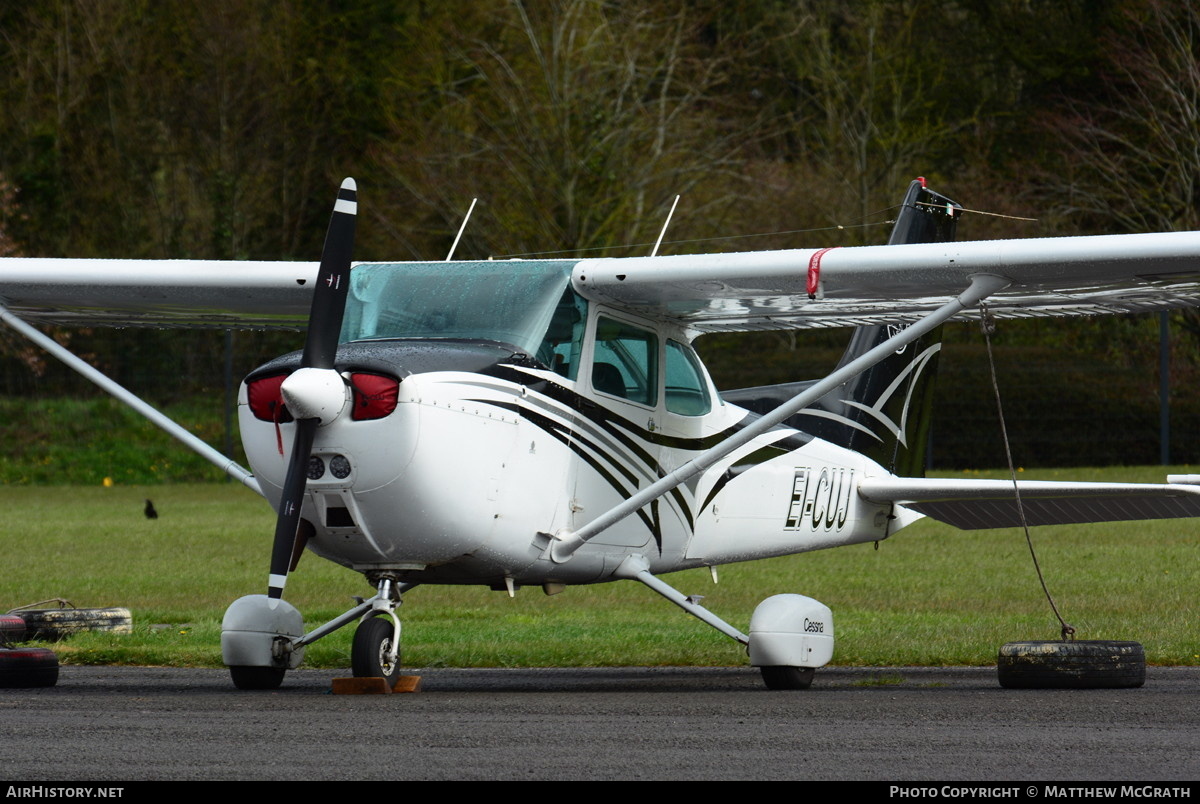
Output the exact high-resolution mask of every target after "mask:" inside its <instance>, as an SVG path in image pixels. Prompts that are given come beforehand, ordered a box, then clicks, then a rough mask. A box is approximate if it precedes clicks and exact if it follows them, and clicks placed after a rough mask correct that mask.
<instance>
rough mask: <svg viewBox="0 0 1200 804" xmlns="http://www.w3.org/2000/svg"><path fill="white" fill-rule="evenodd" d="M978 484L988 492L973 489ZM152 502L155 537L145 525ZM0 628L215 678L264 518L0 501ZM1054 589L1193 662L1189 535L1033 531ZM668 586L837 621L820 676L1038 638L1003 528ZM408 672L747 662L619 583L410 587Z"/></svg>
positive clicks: (313, 591)
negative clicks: (31, 618) (127, 625)
mask: <svg viewBox="0 0 1200 804" xmlns="http://www.w3.org/2000/svg"><path fill="white" fill-rule="evenodd" d="M1166 471H1167V470H1165V469H1163V468H1162V467H1150V468H1132V469H1131V468H1125V469H1102V470H1060V471H1048V472H1041V473H1037V474H1036V475H1035V474H1034V473H1032V472H1030V473H1025V475H1023V477H1024V476H1028V477H1030V478H1033V477H1037V478H1042V479H1069V478H1083V477H1089V478H1094V479H1100V480H1111V481H1117V480H1137V481H1157V480H1161V479H1162V478H1163V476H1164V475H1165V473H1166ZM981 476H998V475H996V474H991V475H988V474H984V475H981ZM146 497H152V498H153V499H154V503H155V505H156V507H157V508H158V510H159V512H160V518H159V519H157V520H147V519H145V518H144V516H143V515H142V506H143V503H144V498H146ZM0 504H2V506H3V510H4V512H5V514H6V515H5V517H4V518H3V522H2V524H0V545H2V549H3V551H4V556H5V558H4V564H3V566H4V575H3V580H2V581H0V611H3V610H7V609H9V608H12V607H15V606H18V605H21V604H25V603H30V602H34V601H37V600H43V599H46V598H52V597H63V598H67V599H69V600H71V601H72V602H73V603H75V604H76V605H79V606H127V607H129V608H130V609H132V610H133V614H134V627H135V633H134V634H133V635H132V636H124V637H117V636H108V635H101V634H84V635H79V636H76V637H74V638H72V639H71V640H70V641H68V642H64V643H59V644H58V645H57V646H56V647H55V649H56V650H57V651H58V652H59V655H60V658H61V659H62V660H63V661H64V662H66V663H87V664H147V665H201V666H220V664H221V659H220V644H219V641H220V619H221V615H222V613H223V612H224V609H225V607H226V606H227V605H228V604H229V603H230V602H231V601H232V600H234V599H235V598H237V597H239V596H241V595H243V594H247V593H255V592H261V591H263V589H262V587H263V586H264V585H265V580H266V569H267V562H268V555H269V552H270V538H271V536H270V534H271V532H272V528H273V514H272V513H271V511H270V509H269V507H268V506H267V505H266V504H265V503H264V502H262V500H260V499H259V498H257V497H256V496H255V495H253V494H252V493H250V492H248V491H246V490H245V489H243V488H241V487H240V486H237V485H234V484H225V483H207V484H176V485H155V486H152V487H144V486H123V485H121V484H117V485H115V486H113V487H103V486H100V485H94V486H26V487H3V488H0ZM1033 534H1034V539H1035V544H1036V545H1037V547H1038V550H1039V556H1040V557H1041V560H1042V566H1043V569H1044V571H1045V572H1046V575H1047V579H1048V582H1049V584H1050V588H1051V591H1052V592H1053V593H1054V594H1055V596H1056V598H1057V600H1058V603H1059V607H1060V609H1061V610H1062V611H1063V612H1064V616H1065V617H1066V618H1067V620H1068V621H1069V622H1071V623H1073V624H1074V625H1075V626H1076V627H1077V629H1078V631H1079V638H1081V639H1135V640H1138V641H1141V642H1142V643H1144V644H1145V646H1146V653H1147V657H1148V660H1149V661H1150V662H1151V663H1154V664H1200V641H1198V640H1197V634H1196V622H1197V616H1196V615H1197V613H1198V604H1197V602H1196V594H1195V590H1196V589H1197V588H1198V587H1200V561H1198V559H1200V523H1198V522H1197V521H1196V520H1173V521H1172V520H1167V521H1163V522H1150V523H1129V524H1110V525H1100V526H1097V525H1081V526H1073V527H1060V528H1037V529H1034V530H1033ZM668 580H669V581H670V582H671V583H672V584H673V585H675V586H676V587H677V588H679V589H680V590H681V591H683V592H684V593H686V594H703V595H706V598H705V601H704V602H705V605H706V606H707V607H708V608H710V609H712V610H713V611H715V612H716V613H717V614H719V615H721V616H723V617H725V618H726V619H728V620H729V621H730V622H732V623H733V624H734V625H736V626H738V627H739V628H742V629H745V628H747V627H748V624H749V618H750V614H751V612H752V611H753V609H754V606H755V605H756V604H757V602H758V601H760V600H761V599H763V598H765V597H767V596H768V595H772V594H777V593H781V592H798V593H801V594H806V595H809V596H811V597H815V598H817V599H818V600H820V601H822V602H823V603H825V604H826V605H828V606H830V607H831V608H832V609H833V612H834V619H835V623H836V628H837V635H838V642H837V648H836V651H835V655H834V660H833V661H834V663H835V664H844V665H868V666H888V665H942V664H951V665H986V664H992V663H994V661H995V655H996V649H997V648H998V647H999V645H1000V644H1001V643H1003V642H1007V641H1012V640H1021V639H1053V638H1056V637H1057V635H1058V626H1057V623H1056V621H1055V620H1054V617H1053V615H1052V614H1051V612H1050V610H1049V607H1048V606H1047V604H1046V602H1045V600H1044V599H1043V597H1042V593H1041V590H1040V588H1039V587H1038V585H1037V579H1036V576H1035V575H1034V572H1033V569H1032V566H1031V563H1030V560H1029V555H1028V550H1027V548H1026V546H1025V541H1024V537H1023V535H1022V533H1021V532H1020V531H1019V530H997V531H976V532H963V531H957V530H955V529H953V528H950V527H948V526H943V525H940V524H938V523H935V522H929V521H924V522H921V523H918V524H917V525H914V526H912V527H911V528H909V529H907V530H905V531H902V532H901V533H900V534H898V535H897V536H895V537H893V538H892V539H890V540H888V541H887V542H884V543H882V544H880V545H879V549H878V550H876V549H874V547H873V546H872V545H869V544H868V545H859V546H854V547H845V548H840V549H836V550H828V551H823V552H818V553H809V554H805V555H800V556H793V557H789V558H783V559H773V560H769V561H760V562H754V563H749V564H735V565H731V566H727V567H722V568H720V584H719V585H716V586H714V585H713V584H712V582H711V580H710V578H709V574H708V572H707V571H692V572H685V573H678V574H675V575H672V576H669V577H668ZM370 593H371V590H370V588H369V587H368V586H367V584H366V583H365V581H364V580H363V579H362V578H361V577H360V576H358V575H356V574H354V573H352V572H350V571H348V570H345V569H342V568H340V567H337V566H335V565H333V564H330V563H328V562H325V561H322V560H321V559H318V558H316V557H315V556H312V555H306V556H305V557H304V559H303V560H302V561H301V563H300V567H299V570H298V571H297V572H296V574H294V575H293V576H292V578H291V579H290V580H289V583H288V599H289V600H290V601H291V602H293V603H294V604H295V605H296V606H297V607H298V608H299V609H300V611H302V612H303V613H304V615H305V617H306V619H307V620H308V622H309V623H310V625H315V624H318V623H320V622H324V621H325V620H327V619H330V618H331V617H333V616H335V615H336V614H339V613H341V612H342V611H345V610H346V609H347V608H349V607H350V605H351V600H350V596H351V595H369V594H370ZM401 616H402V619H403V621H404V627H405V632H404V638H405V643H404V650H405V655H404V663H405V664H406V665H409V666H423V667H429V666H454V667H492V666H500V667H507V666H511V667H516V666H549V665H558V666H588V665H731V664H732V665H736V664H743V663H745V655H744V651H743V650H742V649H741V648H740V647H739V646H738V645H736V644H735V643H733V642H732V641H730V640H729V639H728V638H726V637H723V636H721V635H719V634H718V633H716V632H715V631H713V630H712V629H710V628H708V627H707V626H704V625H702V624H701V623H699V622H698V621H696V620H694V619H692V618H691V617H689V616H687V615H685V614H684V613H683V612H681V611H680V610H678V609H677V608H675V607H674V606H672V605H670V604H669V603H667V602H666V601H665V600H662V599H661V598H659V597H658V596H656V595H655V594H653V593H652V592H650V590H648V589H646V588H645V587H643V586H641V585H640V584H637V583H634V582H620V583H615V584H605V585H601V586H582V587H570V588H568V589H567V591H566V592H565V593H563V594H561V595H557V596H554V597H546V596H544V595H543V594H542V592H541V590H540V589H528V588H527V589H523V590H521V591H519V592H518V593H517V596H516V597H515V598H514V599H509V597H508V596H507V595H506V594H504V593H498V592H491V591H488V590H486V589H475V588H451V587H420V588H418V589H416V590H413V591H412V592H411V593H410V594H409V595H407V596H406V598H405V605H404V607H403V608H402V610H401ZM350 637H351V629H349V628H344V629H342V630H341V631H340V632H338V633H335V634H334V635H332V636H330V637H328V638H326V639H325V640H323V641H321V642H318V643H316V644H315V645H313V646H312V647H310V648H309V649H308V654H307V657H306V660H305V664H306V665H308V666H319V667H347V666H349V653H350V647H349V642H350Z"/></svg>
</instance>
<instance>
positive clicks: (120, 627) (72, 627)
mask: <svg viewBox="0 0 1200 804" xmlns="http://www.w3.org/2000/svg"><path fill="white" fill-rule="evenodd" d="M20 616H21V619H22V620H24V621H25V628H26V632H27V637H28V638H29V639H45V640H49V641H57V640H60V639H64V638H66V637H69V636H71V635H72V634H77V633H79V632H81V631H108V632H111V633H114V634H128V633H130V632H132V631H133V617H132V616H131V615H130V613H129V609H126V608H121V607H119V606H112V607H109V608H100V609H29V610H26V611H22V612H21V613H20Z"/></svg>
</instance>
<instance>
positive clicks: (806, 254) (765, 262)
mask: <svg viewBox="0 0 1200 804" xmlns="http://www.w3.org/2000/svg"><path fill="white" fill-rule="evenodd" d="M812 267H815V268H816V269H817V270H818V272H819V273H818V278H819V282H818V290H817V293H816V294H815V295H816V298H814V299H810V298H809V295H808V282H809V278H810V277H809V274H810V269H811V268H812ZM975 274H995V275H997V276H1001V277H1004V278H1006V279H1008V280H1010V285H1009V287H1008V288H1007V289H1005V290H1003V291H1000V292H998V293H996V294H994V295H993V296H991V297H990V298H989V299H988V302H987V304H988V307H989V308H990V309H991V310H992V312H993V313H994V314H996V315H997V316H998V317H1010V318H1015V317H1034V316H1071V315H1099V314H1110V313H1137V312H1147V311H1151V310H1160V309H1169V308H1174V307H1184V306H1194V305H1196V304H1200V232H1170V233H1162V234H1140V235H1103V236H1096V237H1062V238H1034V239H1027V240H989V241H976V242H964V243H931V244H914V245H890V246H859V247H852V248H838V249H828V250H826V249H799V250H791V251H768V252H748V253H733V254H705V255H695V256H678V257H634V258H625V259H596V260H583V261H581V262H579V263H578V264H577V265H576V267H575V273H574V281H575V286H576V288H577V289H578V290H579V291H580V292H581V293H583V294H584V295H587V296H590V297H592V298H595V299H600V300H604V301H606V302H608V303H610V304H614V305H617V306H621V307H626V308H628V309H630V310H633V311H636V312H639V313H641V314H642V315H648V316H650V317H661V318H667V319H672V320H675V321H678V322H680V323H682V324H685V325H687V326H689V327H691V328H692V329H693V330H694V331H696V332H718V331H737V330H751V329H792V328H817V327H844V326H860V325H864V324H879V323H903V322H906V321H912V320H914V319H915V318H918V317H920V316H921V315H922V314H924V313H926V312H929V311H931V310H933V309H935V308H936V307H937V306H938V305H940V304H941V303H943V302H944V301H945V300H946V299H947V298H949V297H951V296H953V295H955V294H957V293H959V292H961V291H962V290H963V288H965V287H966V286H967V284H968V283H969V281H970V277H971V276H972V275H975ZM977 316H978V311H974V310H971V311H964V312H963V313H961V314H960V315H959V316H958V318H959V319H965V318H973V317H977Z"/></svg>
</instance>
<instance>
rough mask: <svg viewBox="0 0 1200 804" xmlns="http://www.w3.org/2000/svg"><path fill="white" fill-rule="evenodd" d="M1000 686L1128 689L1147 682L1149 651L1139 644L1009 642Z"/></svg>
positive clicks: (999, 669)
mask: <svg viewBox="0 0 1200 804" xmlns="http://www.w3.org/2000/svg"><path fill="white" fill-rule="evenodd" d="M996 673H997V675H998V676H999V679H1000V686H1001V687H1005V688H1008V689H1076V690H1084V689H1125V688H1132V687H1140V686H1142V684H1144V683H1145V681H1146V651H1145V650H1144V649H1143V648H1142V645H1141V643H1139V642H1122V641H1112V640H1079V641H1076V642H1009V643H1007V644H1005V645H1002V646H1001V647H1000V655H999V656H998V657H997V659H996Z"/></svg>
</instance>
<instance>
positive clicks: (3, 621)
mask: <svg viewBox="0 0 1200 804" xmlns="http://www.w3.org/2000/svg"><path fill="white" fill-rule="evenodd" d="M24 641H25V621H24V620H22V619H21V618H20V617H18V616H17V615H15V614H0V645H11V644H12V643H14V642H24Z"/></svg>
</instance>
